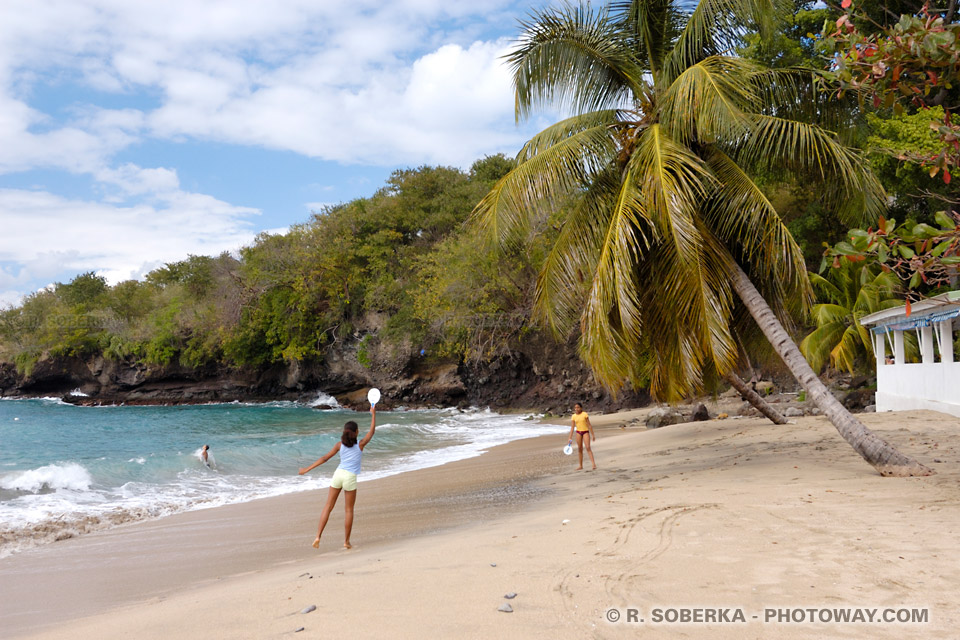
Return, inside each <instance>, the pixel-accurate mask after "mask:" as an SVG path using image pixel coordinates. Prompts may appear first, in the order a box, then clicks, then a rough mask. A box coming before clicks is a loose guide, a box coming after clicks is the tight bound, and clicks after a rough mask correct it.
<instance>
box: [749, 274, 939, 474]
mask: <svg viewBox="0 0 960 640" xmlns="http://www.w3.org/2000/svg"><path fill="white" fill-rule="evenodd" d="M735 269H736V271H735V273H733V274H731V280H732V282H733V288H734V290H735V291H736V292H737V295H738V296H740V299H741V300H742V301H743V304H744V305H746V307H747V310H748V311H749V312H750V315H751V316H753V319H754V320H755V321H756V322H757V326H759V327H760V330H761V331H763V334H764V335H765V336H766V337H767V339H768V340H769V341H770V344H771V345H773V348H774V349H775V350H776V352H777V353H778V354H779V355H780V357H781V358H783V361H784V363H785V364H786V365H787V367H788V368H789V369H790V372H791V373H792V374H793V375H794V376H795V377H796V378H797V380H798V381H799V382H800V384H801V385H802V386H803V388H804V389H806V390H807V393H808V394H809V395H810V399H811V400H813V402H814V403H815V404H816V405H817V406H818V407H819V408H820V410H821V411H823V413H824V415H825V416H826V417H827V418H828V419H829V420H830V422H832V423H833V425H834V426H835V427H836V428H837V431H839V432H840V435H841V436H842V437H843V439H844V440H846V441H847V442H848V443H849V444H850V446H851V447H853V448H854V449H855V450H856V452H857V453H859V454H860V455H861V456H862V457H863V459H864V460H866V461H867V462H869V463H870V464H871V465H873V466H874V468H875V469H876V470H877V471H879V472H880V475H883V476H897V477H905V476H929V475H933V473H934V472H933V470H931V469H929V468H927V467H925V466H923V465H922V464H920V463H919V462H917V461H916V460H914V459H912V458H908V457H907V456H905V455H903V454H902V453H900V452H899V451H897V450H896V449H895V448H894V447H893V446H892V445H890V443H888V442H886V441H885V440H883V439H882V438H880V437H878V436H877V435H876V434H875V433H873V432H872V431H870V430H869V429H868V428H867V427H866V426H864V424H863V423H862V422H860V421H859V420H857V419H856V418H855V417H854V416H853V414H851V413H850V412H849V411H847V409H846V408H845V407H844V406H843V405H842V404H840V401H839V400H837V399H836V398H835V397H834V396H833V394H832V393H830V391H829V389H827V387H826V386H824V384H823V383H822V382H820V378H818V377H817V374H815V373H814V372H813V369H811V368H810V365H809V364H807V361H806V360H805V359H804V357H803V355H802V354H801V353H800V349H799V348H798V347H797V345H796V344H795V343H794V341H793V340H792V339H791V338H790V336H789V335H788V334H787V332H786V330H785V329H784V328H783V325H781V324H780V321H779V320H777V317H776V316H775V315H774V313H773V311H772V310H771V309H770V306H769V305H768V304H767V302H766V300H764V299H763V296H761V295H760V292H759V291H757V288H756V287H754V286H753V283H752V282H751V281H750V278H749V277H748V276H747V274H746V273H744V271H743V269H741V268H740V266H739V265H736V267H735Z"/></svg>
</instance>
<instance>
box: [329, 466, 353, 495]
mask: <svg viewBox="0 0 960 640" xmlns="http://www.w3.org/2000/svg"><path fill="white" fill-rule="evenodd" d="M330 486H331V487H333V488H334V489H343V490H344V491H356V490H357V474H355V473H351V472H350V471H347V470H346V469H337V470H336V471H334V472H333V480H331V481H330Z"/></svg>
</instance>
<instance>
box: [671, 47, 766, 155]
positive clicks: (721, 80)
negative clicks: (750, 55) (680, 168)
mask: <svg viewBox="0 0 960 640" xmlns="http://www.w3.org/2000/svg"><path fill="white" fill-rule="evenodd" d="M755 69H756V65H754V64H753V63H751V62H749V61H747V60H742V59H739V58H730V57H726V56H710V57H709V58H706V59H704V60H701V61H700V62H698V63H697V64H695V65H691V66H690V67H687V68H686V69H685V70H684V71H683V73H681V74H680V75H679V76H677V79H676V80H674V81H673V82H672V83H671V84H670V86H669V87H668V88H667V90H666V91H665V93H664V95H663V99H662V100H663V102H662V105H663V106H662V116H661V122H663V123H664V125H665V126H666V127H667V129H668V130H669V131H670V135H671V136H673V137H674V138H675V139H676V140H677V141H678V142H681V143H683V144H688V143H690V142H692V141H694V140H696V141H698V142H701V143H711V142H714V141H715V140H717V139H720V140H736V139H739V138H741V137H743V136H745V135H747V134H749V133H750V131H751V130H752V128H753V122H752V121H751V120H750V119H749V118H748V117H747V115H746V113H745V112H748V111H750V110H752V109H753V108H754V106H755V105H756V104H757V102H758V94H757V92H756V91H754V88H753V87H752V86H751V83H750V76H751V74H752V72H753V71H754V70H755Z"/></svg>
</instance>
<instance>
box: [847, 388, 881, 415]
mask: <svg viewBox="0 0 960 640" xmlns="http://www.w3.org/2000/svg"><path fill="white" fill-rule="evenodd" d="M874 395H875V394H874V392H873V391H871V390H870V389H857V390H856V391H851V392H850V393H848V394H847V395H846V396H844V398H843V406H845V407H846V408H847V410H848V411H863V409H864V407H866V406H868V405H871V404H873V405H875V404H876V403H875V402H874Z"/></svg>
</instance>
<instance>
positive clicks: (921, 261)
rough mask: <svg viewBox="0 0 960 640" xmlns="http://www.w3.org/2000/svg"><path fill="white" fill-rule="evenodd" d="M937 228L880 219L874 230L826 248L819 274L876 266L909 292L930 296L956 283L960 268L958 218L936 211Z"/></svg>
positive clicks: (854, 231) (859, 231)
mask: <svg viewBox="0 0 960 640" xmlns="http://www.w3.org/2000/svg"><path fill="white" fill-rule="evenodd" d="M936 224H937V226H932V225H929V224H924V223H920V224H914V223H913V222H909V221H908V222H906V223H905V224H902V225H900V226H897V221H896V220H894V219H890V220H885V219H883V218H880V221H879V224H878V225H877V227H876V229H874V228H873V227H871V228H869V229H867V230H866V231H864V230H863V229H851V230H850V235H849V241H844V242H838V243H837V244H835V245H833V246H828V247H827V249H826V251H825V252H824V257H823V262H822V264H821V267H820V271H821V272H823V270H824V269H825V268H826V267H827V266H828V265H830V266H833V267H834V268H841V267H842V266H843V265H845V264H846V263H848V262H862V261H866V263H867V264H875V265H877V266H879V267H880V268H881V269H882V270H883V271H885V272H890V273H892V274H893V275H894V277H895V278H896V279H897V280H898V281H899V283H900V284H901V285H904V286H905V287H906V288H908V289H909V290H910V291H911V292H914V293H915V294H919V293H931V292H934V291H933V290H935V289H937V288H938V287H944V286H948V285H953V284H955V283H956V279H957V272H958V267H960V214H956V213H954V214H948V213H947V212H945V211H939V212H937V214H936Z"/></svg>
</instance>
